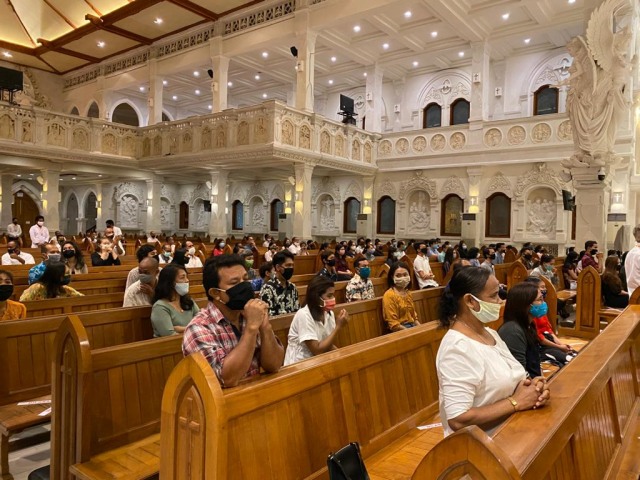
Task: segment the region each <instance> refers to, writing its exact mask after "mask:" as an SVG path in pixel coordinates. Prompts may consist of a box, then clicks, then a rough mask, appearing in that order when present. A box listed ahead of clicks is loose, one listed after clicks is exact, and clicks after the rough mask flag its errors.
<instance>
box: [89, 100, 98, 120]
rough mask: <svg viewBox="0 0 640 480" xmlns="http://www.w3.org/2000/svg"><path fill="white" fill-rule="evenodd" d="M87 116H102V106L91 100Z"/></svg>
mask: <svg viewBox="0 0 640 480" xmlns="http://www.w3.org/2000/svg"><path fill="white" fill-rule="evenodd" d="M87 117H89V118H100V107H98V104H97V103H96V102H91V105H89V108H88V109H87Z"/></svg>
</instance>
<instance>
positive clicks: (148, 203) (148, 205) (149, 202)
mask: <svg viewBox="0 0 640 480" xmlns="http://www.w3.org/2000/svg"><path fill="white" fill-rule="evenodd" d="M151 201H152V200H151V199H150V198H147V207H150V206H151Z"/></svg>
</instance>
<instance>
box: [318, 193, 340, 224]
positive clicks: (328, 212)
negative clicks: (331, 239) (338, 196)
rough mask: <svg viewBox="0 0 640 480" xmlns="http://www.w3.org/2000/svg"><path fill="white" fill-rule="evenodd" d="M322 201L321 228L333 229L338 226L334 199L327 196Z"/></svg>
mask: <svg viewBox="0 0 640 480" xmlns="http://www.w3.org/2000/svg"><path fill="white" fill-rule="evenodd" d="M321 203H322V210H321V211H320V228H321V230H333V229H334V228H336V222H335V220H336V216H335V214H334V211H333V199H331V198H329V197H326V198H325V199H324V200H323V201H322V202H321Z"/></svg>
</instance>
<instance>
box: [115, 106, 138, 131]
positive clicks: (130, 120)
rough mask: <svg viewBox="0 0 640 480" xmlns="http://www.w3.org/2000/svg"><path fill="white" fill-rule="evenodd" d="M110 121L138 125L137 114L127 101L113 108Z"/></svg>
mask: <svg viewBox="0 0 640 480" xmlns="http://www.w3.org/2000/svg"><path fill="white" fill-rule="evenodd" d="M111 121H112V122H115V123H122V124H124V125H131V126H132V127H139V126H140V119H139V118H138V114H137V113H136V111H135V110H134V109H133V107H132V106H131V105H129V104H128V103H121V104H120V105H118V106H117V107H116V108H115V109H114V110H113V115H111Z"/></svg>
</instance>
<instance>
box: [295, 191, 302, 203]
mask: <svg viewBox="0 0 640 480" xmlns="http://www.w3.org/2000/svg"><path fill="white" fill-rule="evenodd" d="M295 199H296V202H299V201H300V200H301V196H300V192H296V196H295Z"/></svg>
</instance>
